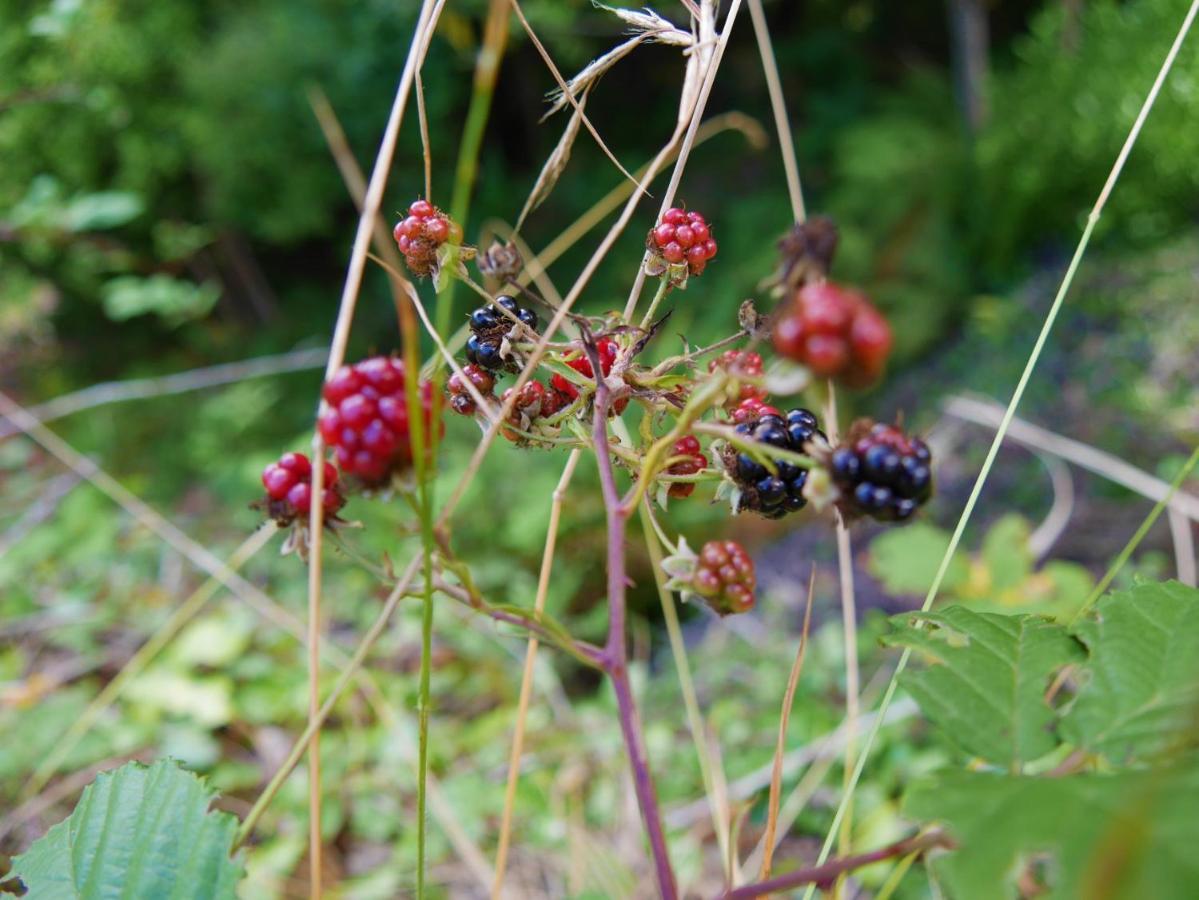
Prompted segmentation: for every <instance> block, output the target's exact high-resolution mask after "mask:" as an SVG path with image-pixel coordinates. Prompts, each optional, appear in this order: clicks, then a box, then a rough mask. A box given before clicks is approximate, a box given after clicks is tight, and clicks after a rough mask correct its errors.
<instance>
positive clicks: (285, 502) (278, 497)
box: [262, 453, 346, 526]
mask: <svg viewBox="0 0 1199 900" xmlns="http://www.w3.org/2000/svg"><path fill="white" fill-rule="evenodd" d="M324 482H325V483H324V486H323V489H322V497H323V502H324V506H325V513H326V515H328V516H333V515H335V514H336V513H337V511H338V510H340V509H341V508H342V506H344V505H345V502H346V501H345V497H344V496H343V495H342V493H341V488H340V486H339V485H338V480H337V469H335V468H333V466H332V465H331V464H329V463H328V462H326V463H325V465H324ZM262 484H263V486H264V487H265V488H266V494H267V499H266V503H265V506H266V510H267V512H268V513H269V515H270V517H271V518H272V519H274V520H275V521H276V522H277V523H278V524H279V525H280V526H287V525H290V524H291V523H292V522H295V521H296V520H298V519H303V518H304V517H306V516H307V515H308V510H309V508H310V507H311V506H312V464H311V463H310V462H309V461H308V457H307V456H305V455H304V454H303V453H284V454H283V456H282V457H280V459H279V461H278V462H273V463H271V464H270V465H269V466H267V467H266V468H265V469H264V470H263V472H262Z"/></svg>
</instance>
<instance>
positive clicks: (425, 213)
mask: <svg viewBox="0 0 1199 900" xmlns="http://www.w3.org/2000/svg"><path fill="white" fill-rule="evenodd" d="M392 236H393V237H394V238H395V241H396V245H397V246H398V247H399V248H400V252H401V253H402V254H404V262H405V263H406V264H407V266H408V270H409V271H410V272H411V273H412V274H413V275H416V276H417V277H420V278H423V277H425V276H427V275H431V274H433V271H434V269H436V267H437V249H438V248H439V247H440V246H441V245H442V244H444V243H446V242H447V241H455V242H456V241H457V240H459V239H460V238H461V230H460V229H459V228H458V227H457V226H456V225H455V224H454V223H453V222H452V221H451V220H450V218H449V216H447V215H446V214H445V213H443V212H442V211H441V210H439V209H438V208H437V207H436V206H434V205H433V204H432V203H430V202H429V201H428V200H415V201H413V203H412V204H411V205H410V206H409V207H408V215H407V216H405V217H404V218H403V219H401V220H400V221H399V222H398V223H397V224H396V226H395V229H394V230H393V231H392Z"/></svg>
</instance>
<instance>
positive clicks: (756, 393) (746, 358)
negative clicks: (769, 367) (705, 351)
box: [708, 350, 766, 405]
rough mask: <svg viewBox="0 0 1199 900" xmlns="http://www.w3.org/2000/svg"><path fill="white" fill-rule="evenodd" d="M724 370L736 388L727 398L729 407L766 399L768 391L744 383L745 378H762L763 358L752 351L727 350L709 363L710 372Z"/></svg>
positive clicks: (759, 386)
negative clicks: (747, 401)
mask: <svg viewBox="0 0 1199 900" xmlns="http://www.w3.org/2000/svg"><path fill="white" fill-rule="evenodd" d="M718 369H723V370H724V371H725V372H728V373H729V375H731V376H733V379H734V387H733V388H732V390H731V391H730V393H729V395H728V397H727V398H726V401H727V405H736V404H739V403H744V402H745V401H746V400H758V401H763V400H765V399H766V389H765V388H764V387H762V386H761V385H759V384H754V383H753V382H752V381H742V380H741V379H743V378H752V379H760V378H761V377H762V357H761V356H760V355H758V354H757V353H754V352H753V351H752V350H726V351H725V352H724V353H722V354H720V356H718V357H716V358H715V359H714V360H712V361H711V362H710V363H708V371H709V372H715V371H717V370H718Z"/></svg>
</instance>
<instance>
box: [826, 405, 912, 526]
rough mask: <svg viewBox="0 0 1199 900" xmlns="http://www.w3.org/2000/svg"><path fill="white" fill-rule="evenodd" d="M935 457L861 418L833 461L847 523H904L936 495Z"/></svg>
mask: <svg viewBox="0 0 1199 900" xmlns="http://www.w3.org/2000/svg"><path fill="white" fill-rule="evenodd" d="M931 466H932V453H931V452H930V451H929V449H928V444H926V443H924V441H922V440H920V438H916V437H909V436H908V435H905V434H904V433H903V432H902V431H900V430H899V429H898V428H896V427H894V426H893V425H884V424H882V423H874V422H871V421H870V420H869V419H860V420H858V421H857V422H855V423H854V425H853V427H852V428H850V430H849V433H848V435H847V436H846V440H845V443H843V444H842V445H841V446H839V447H837V448H836V449H835V450H833V452H832V455H831V456H830V457H829V472H830V474H831V475H832V478H833V482H834V483H835V484H836V485H837V489H838V491H839V492H840V498H839V499H838V500H837V506H838V508H839V509H840V510H841V512H842V513H843V514H844V515H845V516H846V517H848V518H856V517H858V516H869V517H870V518H872V519H876V520H878V521H880V522H903V521H905V520H907V519H910V518H911V517H912V515H913V514H914V513H915V512H916V510H917V509H919V508H920V507H921V506H923V505H924V503H925V502H927V501H928V498H929V497H931V496H932V493H933V476H932V468H931Z"/></svg>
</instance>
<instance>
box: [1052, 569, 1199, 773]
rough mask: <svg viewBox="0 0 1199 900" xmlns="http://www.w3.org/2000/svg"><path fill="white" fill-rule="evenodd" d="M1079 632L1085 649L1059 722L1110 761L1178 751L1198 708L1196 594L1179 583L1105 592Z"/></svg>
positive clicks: (1081, 743)
mask: <svg viewBox="0 0 1199 900" xmlns="http://www.w3.org/2000/svg"><path fill="white" fill-rule="evenodd" d="M1076 634H1077V636H1078V638H1079V640H1081V641H1082V642H1083V643H1084V644H1085V645H1086V647H1087V649H1088V651H1089V652H1090V659H1089V661H1088V663H1087V665H1086V667H1085V668H1084V669H1083V671H1082V672H1081V674H1080V682H1081V686H1080V688H1079V693H1078V697H1077V699H1076V700H1075V701H1074V703H1073V704H1072V705H1071V706H1070V708H1069V710H1068V711H1067V713H1066V715H1065V716H1064V718H1063V720H1062V733H1063V735H1064V736H1065V737H1066V738H1068V739H1069V740H1070V741H1071V742H1072V743H1075V744H1078V745H1079V746H1081V747H1085V748H1087V749H1088V750H1092V751H1094V752H1097V753H1102V754H1104V755H1106V756H1107V757H1109V758H1110V759H1111V760H1113V761H1114V762H1124V761H1126V760H1128V759H1129V758H1131V757H1133V756H1152V755H1154V754H1157V753H1161V752H1163V751H1166V750H1168V749H1170V748H1171V747H1172V746H1175V745H1176V744H1177V742H1178V739H1179V734H1180V732H1182V731H1183V730H1184V729H1186V728H1188V727H1193V726H1194V722H1195V717H1196V710H1197V708H1199V591H1197V590H1195V589H1194V588H1190V587H1186V586H1185V585H1182V584H1179V583H1178V582H1167V583H1165V584H1142V585H1138V586H1137V587H1134V588H1132V589H1131V590H1127V591H1118V592H1116V593H1112V594H1108V595H1107V596H1105V597H1103V598H1102V599H1100V601H1099V602H1098V603H1097V604H1096V607H1095V610H1094V612H1093V614H1092V615H1091V616H1090V617H1088V618H1087V619H1086V620H1084V621H1083V622H1081V623H1080V624H1079V625H1078V627H1077V629H1076Z"/></svg>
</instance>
